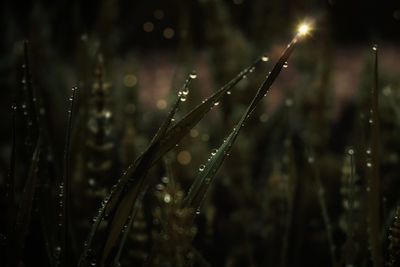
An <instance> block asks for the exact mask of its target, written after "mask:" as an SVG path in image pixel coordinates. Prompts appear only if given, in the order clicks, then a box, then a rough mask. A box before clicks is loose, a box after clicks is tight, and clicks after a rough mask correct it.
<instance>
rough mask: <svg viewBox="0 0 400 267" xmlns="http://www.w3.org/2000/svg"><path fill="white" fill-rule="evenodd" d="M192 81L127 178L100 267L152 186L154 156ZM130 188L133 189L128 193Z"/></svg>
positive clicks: (117, 199)
mask: <svg viewBox="0 0 400 267" xmlns="http://www.w3.org/2000/svg"><path fill="white" fill-rule="evenodd" d="M191 80H192V78H190V76H189V78H187V79H186V82H185V84H184V86H183V89H182V90H181V91H179V93H178V98H177V99H176V101H175V103H174V105H173V107H172V109H171V111H170V112H169V114H168V116H167V118H166V120H165V121H164V123H163V124H162V126H161V127H160V129H159V130H158V131H157V133H156V135H155V137H154V138H153V140H152V141H151V143H150V146H149V148H148V149H147V150H146V151H145V152H144V153H143V154H142V156H141V157H140V158H139V160H138V163H137V165H136V167H135V168H134V169H132V173H131V174H130V175H129V176H127V178H126V179H127V180H126V181H127V183H126V184H125V185H124V187H123V188H122V190H124V191H125V192H124V193H125V194H127V197H125V198H124V195H121V198H120V197H117V198H115V200H116V201H117V203H118V204H117V207H116V209H115V212H114V214H113V215H112V216H111V220H110V221H111V224H110V227H109V231H108V236H107V241H106V243H105V245H104V249H103V252H102V259H101V262H100V266H103V264H104V262H105V261H106V260H108V258H109V255H110V253H111V252H112V250H113V249H114V248H115V246H116V242H117V241H118V239H119V236H120V234H121V231H122V229H123V227H124V225H125V224H126V223H127V218H128V216H129V214H130V213H132V216H131V217H132V218H131V219H134V215H135V213H134V211H135V210H137V209H136V208H135V207H137V206H138V204H139V203H140V201H141V196H143V195H144V193H145V191H146V187H147V186H148V185H149V184H150V182H146V181H145V179H144V178H145V176H146V175H147V172H148V170H149V169H150V167H151V166H152V164H153V161H154V155H155V152H156V151H157V149H158V147H159V143H160V140H161V138H162V137H163V136H164V135H165V134H166V132H167V129H168V128H169V126H170V125H171V122H172V119H173V117H174V115H175V113H176V111H177V110H178V107H179V104H180V103H181V102H182V98H183V97H186V95H187V93H186V91H187V90H188V87H189V84H190V82H191ZM129 188H132V189H131V190H130V191H127V190H129ZM121 192H123V191H121ZM127 231H129V229H127Z"/></svg>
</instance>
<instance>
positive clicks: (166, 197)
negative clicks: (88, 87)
mask: <svg viewBox="0 0 400 267" xmlns="http://www.w3.org/2000/svg"><path fill="white" fill-rule="evenodd" d="M171 200H172V197H171V195H170V194H168V193H167V194H165V195H164V202H165V203H170V202H171Z"/></svg>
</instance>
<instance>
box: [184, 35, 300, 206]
mask: <svg viewBox="0 0 400 267" xmlns="http://www.w3.org/2000/svg"><path fill="white" fill-rule="evenodd" d="M297 41H298V39H297V37H295V38H294V39H293V40H292V42H291V43H290V44H289V45H288V46H287V48H286V49H285V50H284V52H283V53H282V55H281V57H280V58H279V60H278V62H277V63H276V64H275V66H274V68H273V69H272V71H271V72H270V74H269V75H268V76H267V78H266V79H265V80H264V81H263V83H262V84H261V86H260V88H259V89H258V91H257V93H256V95H255V96H254V98H253V99H252V101H251V103H250V104H249V106H248V107H247V110H246V111H245V112H244V114H243V115H242V117H241V118H240V120H239V122H238V123H237V124H236V126H235V127H234V128H233V131H232V132H231V133H230V134H229V135H228V137H227V138H226V139H225V140H224V142H223V143H222V145H221V146H220V147H219V148H218V150H217V151H216V153H215V155H212V157H211V159H210V160H209V161H208V162H207V164H206V165H205V166H204V168H201V169H200V172H199V174H198V176H197V177H196V179H195V181H194V183H193V184H192V186H191V187H190V189H189V193H188V195H187V197H186V199H185V205H186V207H190V208H193V209H194V210H198V209H199V208H200V206H201V203H202V201H203V199H204V197H205V195H206V193H207V191H208V188H209V186H210V184H211V182H212V180H213V179H214V177H215V175H216V173H217V171H218V169H219V168H220V167H221V165H222V163H223V161H224V160H225V158H226V157H227V155H228V154H229V152H230V150H231V147H232V145H233V143H234V142H235V140H236V137H237V136H238V134H239V132H240V130H241V129H242V127H243V126H244V124H245V123H246V122H247V120H248V119H249V118H250V115H251V113H252V112H253V111H254V109H255V108H256V106H257V105H258V104H259V103H260V101H261V100H262V98H263V97H264V96H265V95H266V93H267V92H268V90H269V89H270V88H271V85H272V84H273V83H274V81H275V79H276V78H277V77H278V75H279V73H280V72H281V70H282V68H283V65H285V63H286V61H287V60H288V58H289V56H290V54H291V53H292V51H293V49H294V46H295V44H296V43H297Z"/></svg>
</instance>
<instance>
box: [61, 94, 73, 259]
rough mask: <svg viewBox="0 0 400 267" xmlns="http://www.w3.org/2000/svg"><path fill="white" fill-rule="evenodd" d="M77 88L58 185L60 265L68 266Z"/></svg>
mask: <svg viewBox="0 0 400 267" xmlns="http://www.w3.org/2000/svg"><path fill="white" fill-rule="evenodd" d="M76 91H77V87H73V88H72V95H71V97H70V99H69V100H70V106H69V109H68V123H67V131H66V134H65V145H64V166H63V177H62V181H61V184H60V193H61V196H60V209H61V218H60V220H61V223H62V226H61V232H62V234H61V240H62V241H61V257H62V261H61V263H62V265H63V266H69V264H68V258H69V257H68V240H69V238H68V234H69V230H70V225H69V220H70V203H71V200H70V198H71V181H70V173H69V171H70V170H69V168H70V163H69V160H70V141H71V132H72V122H73V113H74V102H75V94H76Z"/></svg>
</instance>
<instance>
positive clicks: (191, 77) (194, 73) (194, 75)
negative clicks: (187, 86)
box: [189, 71, 197, 79]
mask: <svg viewBox="0 0 400 267" xmlns="http://www.w3.org/2000/svg"><path fill="white" fill-rule="evenodd" d="M189 77H190V79H196V78H197V73H196V72H195V71H192V72H191V73H190V74H189Z"/></svg>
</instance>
